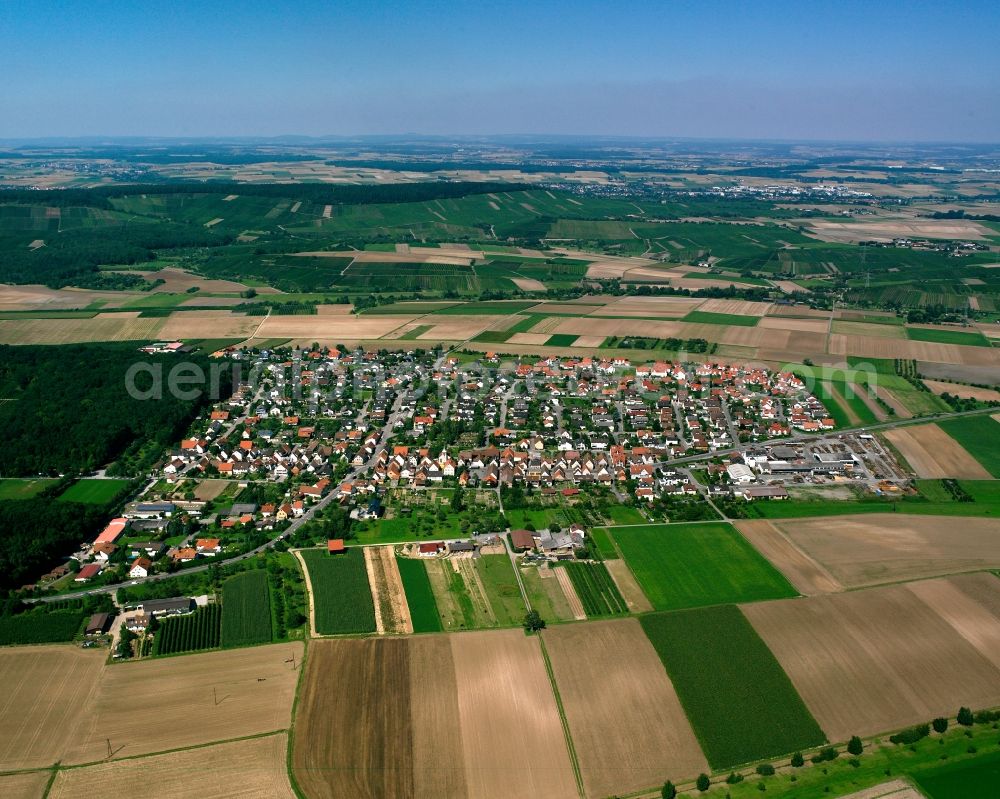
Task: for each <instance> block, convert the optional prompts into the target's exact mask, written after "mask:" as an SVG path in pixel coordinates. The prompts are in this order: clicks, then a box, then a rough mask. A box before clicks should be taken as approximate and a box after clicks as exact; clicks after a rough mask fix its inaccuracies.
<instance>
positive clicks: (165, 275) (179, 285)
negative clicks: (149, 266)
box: [119, 266, 281, 294]
mask: <svg viewBox="0 0 1000 799" xmlns="http://www.w3.org/2000/svg"><path fill="white" fill-rule="evenodd" d="M119 274H123V275H138V276H139V277H141V278H143V279H144V280H149V281H154V280H162V281H163V283H161V284H159V285H158V286H156V287H155V288H152V289H150V292H152V293H161V294H162V293H169V294H181V293H183V292H185V291H187V290H188V289H190V288H198V289H200V290H201V291H204V292H212V293H216V294H232V293H239V292H241V291H246V290H247V288H248V287H247V286H246V285H245V284H243V283H238V282H236V281H235V280H217V279H214V278H206V277H201V276H200V275H195V274H192V273H191V272H188V271H186V270H184V269H175V268H173V267H169V266H168V267H166V268H164V269H159V270H157V271H155V272H142V271H137V270H132V271H122V272H120V273H119ZM254 291H256V292H257V293H258V294H280V293H281V292H280V291H278V289H275V288H271V287H270V286H261V287H259V288H255V289H254Z"/></svg>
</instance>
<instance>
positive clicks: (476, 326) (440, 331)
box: [420, 315, 513, 341]
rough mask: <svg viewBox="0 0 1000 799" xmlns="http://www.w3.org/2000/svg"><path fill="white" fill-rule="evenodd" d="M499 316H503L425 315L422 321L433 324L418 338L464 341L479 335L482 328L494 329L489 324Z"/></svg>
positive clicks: (496, 320) (494, 321)
mask: <svg viewBox="0 0 1000 799" xmlns="http://www.w3.org/2000/svg"><path fill="white" fill-rule="evenodd" d="M501 318H503V317H498V316H486V315H483V316H476V315H471V316H457V315H455V316H436V317H427V318H426V319H425V320H422V321H424V323H425V324H433V325H434V326H433V327H432V328H431V329H430V330H428V331H427V332H426V333H424V334H423V335H422V336H420V339H421V340H425V339H433V340H439V339H441V340H445V341H464V340H465V339H469V338H472V337H473V336H476V335H479V334H480V333H482V332H483V331H484V330H487V329H494V328H492V327H491V325H493V324H495V323H496V322H498V321H499V320H500V319H501ZM439 320H440V321H439ZM511 324H513V323H511Z"/></svg>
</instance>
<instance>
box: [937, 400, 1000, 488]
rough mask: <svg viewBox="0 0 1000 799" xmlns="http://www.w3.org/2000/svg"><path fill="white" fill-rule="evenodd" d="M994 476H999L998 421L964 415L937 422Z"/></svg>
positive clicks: (999, 427) (999, 434) (999, 432)
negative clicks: (959, 417)
mask: <svg viewBox="0 0 1000 799" xmlns="http://www.w3.org/2000/svg"><path fill="white" fill-rule="evenodd" d="M938 426H939V427H940V428H941V429H942V430H944V431H945V432H946V433H947V434H948V435H949V436H951V437H952V438H953V439H955V440H956V441H957V442H958V443H959V444H961V445H962V446H963V447H965V449H967V450H968V452H969V454H970V455H971V456H972V457H973V458H975V459H976V460H977V461H979V462H980V463H981V464H982V465H983V467H984V468H985V469H986V471H988V472H989V473H990V474H992V475H993V476H994V477H1000V422H998V421H996V420H995V419H993V418H992V417H990V416H985V415H984V416H966V417H963V418H961V419H949V420H947V421H944V422H939V423H938Z"/></svg>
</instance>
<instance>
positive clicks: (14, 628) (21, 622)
mask: <svg viewBox="0 0 1000 799" xmlns="http://www.w3.org/2000/svg"><path fill="white" fill-rule="evenodd" d="M86 618H87V614H85V613H84V612H83V611H82V610H70V609H68V610H56V611H50V612H44V611H42V610H35V611H28V612H25V613H19V614H17V615H16V616H0V646H10V645H12V644H54V643H61V642H63V641H72V640H73V638H74V637H75V636H76V635H77V634H78V633H81V632H82V631H83V626H84V620H85V619H86Z"/></svg>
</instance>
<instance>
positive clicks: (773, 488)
mask: <svg viewBox="0 0 1000 799" xmlns="http://www.w3.org/2000/svg"><path fill="white" fill-rule="evenodd" d="M740 495H741V496H742V497H743V499H745V500H748V501H749V500H751V499H788V491H787V490H786V489H785V487H784V486H779V485H766V486H745V487H744V488H743V490H742V491H741V492H740Z"/></svg>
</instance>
